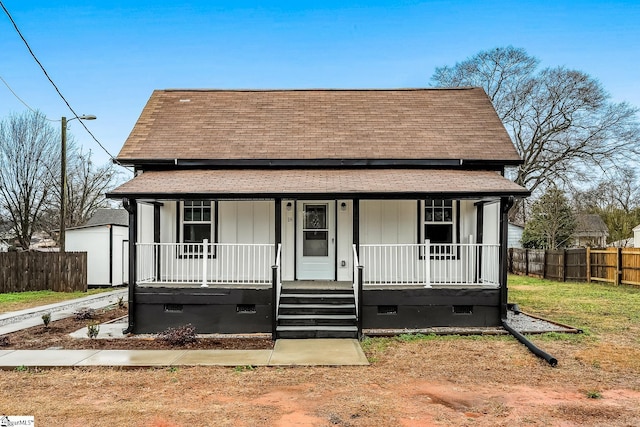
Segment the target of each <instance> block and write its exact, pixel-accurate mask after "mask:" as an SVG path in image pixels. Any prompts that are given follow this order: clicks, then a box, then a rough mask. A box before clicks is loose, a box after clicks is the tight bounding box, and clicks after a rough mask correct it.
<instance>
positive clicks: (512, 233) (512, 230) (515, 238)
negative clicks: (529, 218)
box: [508, 222, 524, 248]
mask: <svg viewBox="0 0 640 427" xmlns="http://www.w3.org/2000/svg"><path fill="white" fill-rule="evenodd" d="M508 230H509V231H508V234H509V235H508V242H509V247H510V248H522V232H523V231H524V227H523V226H521V225H518V224H513V223H511V222H510V223H509V226H508Z"/></svg>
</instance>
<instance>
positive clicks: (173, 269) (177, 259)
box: [136, 237, 500, 289]
mask: <svg viewBox="0 0 640 427" xmlns="http://www.w3.org/2000/svg"><path fill="white" fill-rule="evenodd" d="M469 240H473V237H470V238H469ZM136 246H137V250H136V266H137V271H136V276H137V280H136V285H137V286H162V287H198V286H199V287H209V286H215V287H220V286H221V287H240V288H242V287H259V288H269V287H271V286H274V285H275V286H278V285H280V286H281V285H282V283H284V284H285V286H288V287H308V288H316V289H318V288H320V289H331V288H335V287H336V286H339V285H340V286H345V285H346V284H349V286H351V285H352V284H356V285H359V284H360V282H359V278H358V270H359V268H360V267H361V268H362V281H361V284H362V286H363V287H364V288H385V287H391V288H396V287H432V286H458V287H476V286H481V287H499V268H498V267H499V248H500V247H499V245H497V244H482V243H465V244H431V243H429V242H428V241H427V242H425V243H423V244H389V245H385V244H362V245H353V247H352V257H353V258H352V259H350V264H352V265H353V275H352V278H351V279H352V280H351V281H332V280H287V281H282V279H279V280H280V284H278V283H275V284H274V283H273V280H274V277H273V271H274V269H276V270H277V272H278V274H279V273H280V269H281V258H280V256H279V255H280V254H281V250H282V249H281V248H282V246H281V245H278V248H276V247H274V245H271V244H230V243H209V242H207V241H205V242H204V243H137V245H136ZM358 246H359V247H358ZM276 254H278V256H276Z"/></svg>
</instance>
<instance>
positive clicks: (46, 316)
mask: <svg viewBox="0 0 640 427" xmlns="http://www.w3.org/2000/svg"><path fill="white" fill-rule="evenodd" d="M42 323H44V327H45V328H48V327H49V323H51V313H44V314H43V315H42Z"/></svg>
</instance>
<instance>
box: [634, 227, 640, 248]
mask: <svg viewBox="0 0 640 427" xmlns="http://www.w3.org/2000/svg"><path fill="white" fill-rule="evenodd" d="M633 247H634V248H640V224H638V225H636V226H635V227H634V228H633Z"/></svg>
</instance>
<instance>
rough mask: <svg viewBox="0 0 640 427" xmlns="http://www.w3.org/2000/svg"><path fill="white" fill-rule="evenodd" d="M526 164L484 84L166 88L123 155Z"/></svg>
mask: <svg viewBox="0 0 640 427" xmlns="http://www.w3.org/2000/svg"><path fill="white" fill-rule="evenodd" d="M175 159H184V160H205V159H208V160H212V159H213V160H228V161H230V162H231V163H233V161H240V160H259V159H274V160H286V159H298V160H317V159H333V160H340V159H351V160H355V159H401V160H403V159H404V160H417V159H438V160H443V159H444V160H455V161H460V160H477V161H493V162H499V163H514V162H519V161H520V157H519V156H518V154H517V152H516V150H515V148H514V146H513V144H512V143H511V140H510V138H509V135H508V134H507V132H506V130H505V129H504V126H503V125H502V123H501V122H500V119H499V118H498V116H497V114H496V112H495V110H494V109H493V106H492V105H491V102H490V100H489V98H488V97H487V96H486V94H485V93H484V91H483V90H482V89H481V88H456V89H394V90H264V91H252V90H246V91H239V90H236V91H229V90H157V91H154V92H153V94H152V95H151V98H150V99H149V101H148V103H147V105H146V106H145V108H144V109H143V111H142V114H141V115H140V118H139V119H138V122H137V123H136V125H135V127H134V129H133V131H132V132H131V134H130V135H129V138H128V139H127V141H126V142H125V145H124V146H123V148H122V150H121V151H120V154H119V155H118V160H119V161H120V162H122V163H125V164H136V163H144V162H153V161H158V160H164V161H174V160H175Z"/></svg>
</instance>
